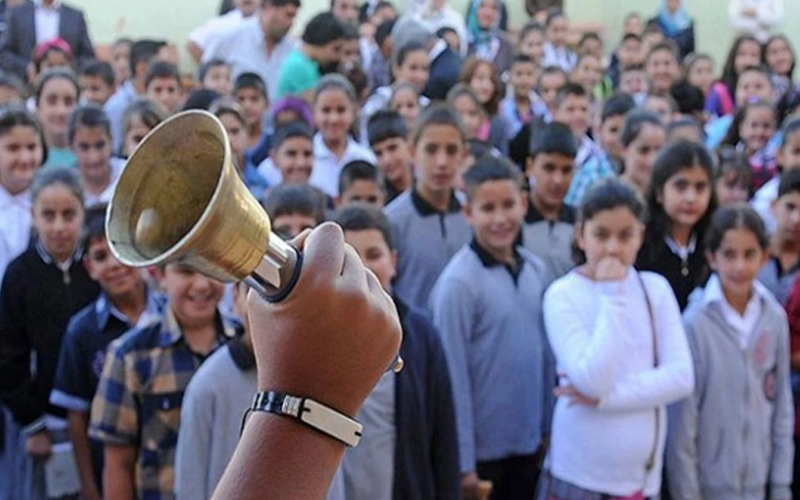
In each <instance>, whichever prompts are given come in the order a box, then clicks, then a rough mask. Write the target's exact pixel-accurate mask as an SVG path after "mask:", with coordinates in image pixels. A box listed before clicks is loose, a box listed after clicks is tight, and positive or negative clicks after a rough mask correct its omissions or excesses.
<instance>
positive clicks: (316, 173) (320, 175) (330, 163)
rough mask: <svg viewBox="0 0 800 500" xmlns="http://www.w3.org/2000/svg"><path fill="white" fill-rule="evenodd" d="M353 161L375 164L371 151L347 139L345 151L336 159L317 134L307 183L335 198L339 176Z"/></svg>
mask: <svg viewBox="0 0 800 500" xmlns="http://www.w3.org/2000/svg"><path fill="white" fill-rule="evenodd" d="M354 160H364V161H368V162H370V163H372V164H373V165H375V163H376V161H375V155H374V154H372V151H370V150H369V149H367V148H365V147H364V146H362V145H360V144H359V143H357V142H356V141H354V140H353V139H352V138H348V140H347V149H345V151H344V155H342V158H341V159H337V158H336V156H335V155H334V154H333V153H332V152H331V150H330V149H328V146H326V145H325V141H323V140H322V133H321V132H317V133H316V134H315V135H314V170H312V171H311V178H310V179H309V180H308V183H309V184H311V185H312V186H314V187H315V188H318V189H321V190H322V191H324V192H325V193H326V194H327V195H328V196H331V197H334V198H335V197H336V196H338V195H339V174H340V173H341V172H342V168H343V167H344V166H345V165H347V164H348V163H349V162H351V161H354Z"/></svg>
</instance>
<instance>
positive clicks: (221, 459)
mask: <svg viewBox="0 0 800 500" xmlns="http://www.w3.org/2000/svg"><path fill="white" fill-rule="evenodd" d="M257 391H258V383H257V380H256V366H255V359H254V358H253V357H252V354H249V353H248V352H247V351H245V350H244V348H243V347H242V345H241V339H238V338H237V339H234V340H232V341H231V342H229V343H228V345H226V346H224V347H222V348H220V349H219V350H218V351H217V352H215V353H214V354H212V355H211V357H209V358H208V360H207V361H206V362H205V363H203V366H201V367H200V369H199V370H197V373H195V375H194V377H192V381H191V382H190V383H189V386H188V387H187V388H186V394H185V395H184V397H183V407H182V409H181V427H180V433H179V438H178V449H177V456H176V459H175V494H176V498H177V500H184V499H185V500H206V499H208V498H211V495H212V494H213V493H214V489H215V488H216V487H217V483H218V482H219V480H220V479H221V478H222V474H223V472H225V468H226V467H227V466H228V462H229V461H230V459H231V457H232V456H233V452H234V450H235V449H236V445H237V443H238V442H239V434H240V430H241V426H242V417H243V416H244V413H245V411H246V410H247V408H248V407H250V405H251V404H252V402H253V396H254V395H255V393H256V392H257ZM326 500H344V478H343V476H342V473H341V469H340V470H339V471H338V472H337V473H336V476H334V480H333V483H332V484H331V488H330V490H329V491H328V496H327V497H326Z"/></svg>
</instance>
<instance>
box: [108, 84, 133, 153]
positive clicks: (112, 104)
mask: <svg viewBox="0 0 800 500" xmlns="http://www.w3.org/2000/svg"><path fill="white" fill-rule="evenodd" d="M138 98H139V94H138V93H137V92H136V87H134V86H133V82H131V81H130V80H128V81H126V82H125V83H123V84H122V85H121V86H120V87H119V88H118V89H117V91H116V92H115V93H114V95H112V96H111V98H110V99H109V100H108V102H106V105H105V106H104V108H103V109H105V112H106V114H107V115H108V120H109V121H110V122H111V141H112V144H111V145H112V148H113V149H112V152H113V153H114V154H119V153H121V152H122V142H123V141H124V140H125V137H124V133H123V131H122V119H123V118H124V117H125V111H127V110H128V108H129V107H130V105H131V104H133V103H134V102H136V99H138Z"/></svg>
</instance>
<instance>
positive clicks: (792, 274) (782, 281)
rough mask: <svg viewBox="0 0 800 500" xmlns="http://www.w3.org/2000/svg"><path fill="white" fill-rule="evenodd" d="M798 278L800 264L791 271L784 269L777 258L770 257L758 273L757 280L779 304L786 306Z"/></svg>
mask: <svg viewBox="0 0 800 500" xmlns="http://www.w3.org/2000/svg"><path fill="white" fill-rule="evenodd" d="M798 276H800V262H798V263H797V264H795V265H794V266H793V267H792V268H790V269H783V267H782V266H781V261H780V260H779V259H778V258H777V257H770V258H769V260H768V261H767V263H766V264H765V265H764V267H762V268H761V271H760V272H759V273H758V278H757V279H758V281H759V282H760V283H761V284H762V285H764V287H766V289H767V290H769V291H770V293H772V295H773V296H774V297H775V299H777V301H778V303H779V304H786V303H787V302H788V301H789V295H790V294H791V293H792V289H793V288H794V283H795V281H797V277H798Z"/></svg>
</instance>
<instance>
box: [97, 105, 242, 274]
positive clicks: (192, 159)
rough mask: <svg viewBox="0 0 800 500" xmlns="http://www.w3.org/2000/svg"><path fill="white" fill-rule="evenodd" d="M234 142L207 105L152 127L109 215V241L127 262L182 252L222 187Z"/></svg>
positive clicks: (142, 263)
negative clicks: (231, 142)
mask: <svg viewBox="0 0 800 500" xmlns="http://www.w3.org/2000/svg"><path fill="white" fill-rule="evenodd" d="M230 155H231V152H230V145H229V144H228V141H227V140H226V135H225V129H224V127H223V126H222V123H221V122H220V121H219V120H218V119H217V118H216V117H215V116H214V115H212V114H211V113H208V112H206V111H197V110H193V111H187V112H184V113H180V114H178V115H175V116H173V117H171V118H169V119H168V120H165V121H164V122H162V123H161V124H160V125H159V126H157V127H156V128H155V129H153V130H152V131H151V132H150V133H149V134H148V135H147V137H145V139H144V140H143V141H142V142H141V143H140V144H139V147H138V148H137V149H136V151H134V153H133V155H131V157H130V159H129V160H128V163H127V165H126V166H125V169H124V170H123V173H122V175H121V176H120V178H119V181H118V182H117V186H116V188H115V190H114V195H113V197H112V200H111V203H110V204H109V206H108V212H107V216H106V233H107V235H108V241H109V246H110V247H111V251H112V252H113V253H114V255H115V256H116V257H117V259H118V260H119V261H120V262H122V263H123V264H125V265H129V266H134V267H146V266H153V265H160V264H163V263H164V262H166V261H168V260H173V259H175V258H178V257H180V254H181V251H182V248H183V247H184V243H185V242H187V241H189V240H190V239H191V238H192V236H193V234H194V233H195V232H196V231H197V228H198V227H199V226H201V225H202V222H203V221H204V220H205V218H206V217H207V214H208V209H209V207H210V206H211V204H212V201H213V200H214V197H215V196H216V195H217V193H218V191H219V190H220V185H221V181H222V174H223V170H224V166H225V164H226V161H228V159H229V158H230Z"/></svg>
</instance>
